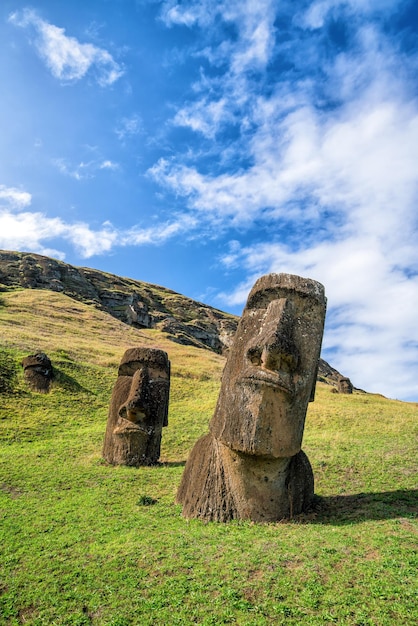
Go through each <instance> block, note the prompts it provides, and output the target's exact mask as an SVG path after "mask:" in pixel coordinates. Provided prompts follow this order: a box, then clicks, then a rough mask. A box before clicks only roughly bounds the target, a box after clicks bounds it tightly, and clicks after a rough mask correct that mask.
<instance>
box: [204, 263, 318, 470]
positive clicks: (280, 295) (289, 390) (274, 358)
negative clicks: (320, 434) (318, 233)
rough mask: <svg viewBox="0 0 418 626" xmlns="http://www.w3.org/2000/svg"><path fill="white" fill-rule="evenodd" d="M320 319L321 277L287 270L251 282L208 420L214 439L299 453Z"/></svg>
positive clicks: (243, 448) (258, 452)
mask: <svg viewBox="0 0 418 626" xmlns="http://www.w3.org/2000/svg"><path fill="white" fill-rule="evenodd" d="M324 320H325V295H324V288H323V286H322V285H321V284H320V283H318V282H316V281H314V280H310V279H306V278H301V277H300V276H293V275H290V274H268V275H267V276H263V277H262V278H260V279H259V280H258V281H257V282H256V283H255V285H254V287H253V288H252V290H251V292H250V295H249V297H248V300H247V305H246V307H245V309H244V312H243V314H242V318H241V320H240V323H239V325H238V329H237V332H236V335H235V338H234V342H233V345H232V347H231V350H230V353H229V355H228V360H227V363H226V366H225V370H224V373H223V376H222V386H221V391H220V394H219V399H218V403H217V407H216V410H215V414H214V417H213V419H212V421H211V424H210V430H211V432H212V434H213V436H214V437H215V438H216V439H218V440H219V441H221V442H222V443H224V444H225V445H227V446H228V447H229V448H231V449H233V450H237V451H240V452H245V453H247V454H253V455H255V456H271V457H274V458H277V457H290V456H293V455H294V454H296V453H297V452H299V450H300V448H301V444H302V435H303V428H304V424H305V416H306V410H307V406H308V402H309V400H310V399H313V397H314V392H315V384H316V373H317V367H318V361H319V355H320V350H321V342H322V334H323V328H324Z"/></svg>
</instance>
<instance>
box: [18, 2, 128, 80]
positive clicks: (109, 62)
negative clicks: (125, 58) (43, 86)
mask: <svg viewBox="0 0 418 626" xmlns="http://www.w3.org/2000/svg"><path fill="white" fill-rule="evenodd" d="M9 22H10V23H12V24H14V25H15V26H19V27H21V28H25V29H27V28H33V29H34V31H35V40H34V43H35V47H36V50H37V52H38V54H39V56H40V58H41V59H42V60H43V61H44V62H45V63H46V65H47V67H48V69H49V70H50V72H51V74H52V75H53V76H54V77H55V78H58V79H59V80H61V81H63V82H68V83H71V82H76V81H78V80H80V79H81V78H84V76H86V74H87V73H88V72H89V71H91V72H93V74H94V76H95V79H96V81H97V82H98V83H99V85H101V86H102V87H107V86H109V85H112V84H113V83H114V82H115V81H117V80H118V78H120V77H121V76H122V74H123V73H124V70H123V68H122V66H121V65H120V64H119V63H117V62H116V61H115V60H114V58H113V57H112V55H111V54H110V53H109V52H108V51H107V50H104V49H103V48H99V47H97V46H95V45H93V44H91V43H80V42H79V41H78V40H77V39H76V38H75V37H71V36H68V35H66V34H65V29H64V28H59V27H58V26H54V25H53V24H50V23H49V22H46V21H45V20H43V19H42V18H41V17H40V16H39V15H38V13H37V12H36V11H34V10H32V9H23V10H22V11H16V12H15V13H12V14H11V15H10V16H9Z"/></svg>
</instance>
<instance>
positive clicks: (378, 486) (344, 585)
mask: <svg viewBox="0 0 418 626" xmlns="http://www.w3.org/2000/svg"><path fill="white" fill-rule="evenodd" d="M0 325H1V330H2V343H3V347H6V348H7V349H8V351H10V354H11V355H13V357H14V358H15V359H16V361H19V360H20V359H21V358H22V357H23V356H25V355H27V354H29V353H32V352H34V351H35V350H39V349H41V350H44V351H45V352H46V353H47V354H48V355H49V356H50V357H51V359H52V361H53V364H54V367H55V370H56V372H57V378H56V380H55V382H54V385H53V388H52V390H51V392H50V393H49V394H48V395H39V394H34V393H32V392H30V391H29V390H28V389H27V388H26V387H25V385H24V382H23V379H22V374H21V373H20V380H19V385H18V389H17V391H16V393H15V394H13V395H9V396H7V395H6V396H2V397H1V407H0V449H1V455H0V520H1V522H0V573H1V582H0V624H2V625H3V624H8V625H15V624H32V625H80V626H81V625H84V624H86V625H88V624H93V625H96V626H99V625H100V626H102V625H103V626H130V625H135V624H141V626H142V625H143V626H146V625H150V626H151V625H165V624H167V625H170V626H171V625H176V624H184V625H188V624H202V625H209V624H240V625H248V626H256V625H257V626H262V625H267V624H286V625H294V624H295V625H296V624H312V625H316V624H318V625H319V624H334V623H335V624H342V625H350V626H351V625H356V626H362V625H368V624H371V625H375V626H385V625H388V626H389V625H390V626H392V625H393V624H413V623H416V622H417V621H418V608H417V602H416V567H417V562H416V545H417V544H416V539H417V535H416V531H417V525H416V504H417V499H416V495H417V492H416V431H417V413H418V405H416V404H408V403H402V402H398V401H391V400H387V399H385V398H383V397H381V396H377V395H370V394H354V395H352V396H341V395H337V394H332V393H331V390H330V388H329V387H327V386H325V385H321V384H320V385H319V386H318V389H317V397H316V400H315V402H314V403H313V404H312V405H311V406H310V409H309V413H308V417H307V424H306V430H305V437H304V449H305V451H306V452H307V454H308V456H309V458H310V460H311V463H312V466H313V469H314V473H315V478H316V493H317V494H318V498H317V503H316V510H315V511H314V512H312V513H311V514H310V515H306V516H302V517H300V518H298V519H295V520H292V521H291V522H287V523H277V524H267V525H257V524H252V523H241V522H240V523H238V522H234V523H230V524H212V523H210V524H204V523H201V522H199V521H197V520H191V521H186V520H184V519H183V518H182V517H181V510H180V507H179V506H178V505H176V504H174V498H175V493H176V489H177V486H178V484H179V481H180V477H181V473H182V471H183V466H184V461H185V459H186V458H187V454H188V452H189V450H190V448H191V447H192V445H193V443H194V441H195V440H196V439H197V437H198V436H200V434H203V433H204V432H206V431H207V424H208V421H209V419H210V417H211V415H212V412H213V409H214V405H215V402H216V398H217V393H218V389H219V380H220V374H221V370H222V367H223V359H222V357H219V356H217V355H215V354H213V353H211V352H209V351H205V350H198V349H194V348H190V347H187V348H186V347H184V346H180V345H177V344H175V343H172V342H169V341H167V339H165V338H164V336H163V335H161V334H160V333H159V332H158V331H151V330H135V329H132V328H129V327H126V326H124V325H123V324H122V323H119V322H118V321H117V320H115V319H113V318H111V317H110V316H108V315H106V314H104V313H101V312H100V311H97V310H95V309H93V308H91V307H88V306H87V305H84V304H82V303H75V302H74V300H71V299H70V298H68V297H66V296H64V295H63V294H58V293H51V292H46V291H45V292H42V291H30V290H22V291H15V292H10V293H5V294H2V296H1V304H0ZM134 345H150V346H158V347H161V348H163V349H165V350H166V351H167V352H168V353H169V357H170V360H171V363H172V382H171V397H170V412H169V426H168V428H166V429H164V432H163V445H162V461H163V464H162V465H160V466H158V467H151V468H139V469H135V468H126V467H118V468H115V467H109V466H107V465H105V464H104V463H103V462H102V460H101V446H102V440H103V435H104V429H105V424H106V418H107V408H108V402H109V399H110V394H111V389H112V386H113V383H114V380H115V377H116V371H117V366H118V363H119V360H120V357H121V355H122V354H123V352H124V350H125V349H126V348H127V347H131V346H134ZM152 503H153V504H152ZM414 585H415V587H414Z"/></svg>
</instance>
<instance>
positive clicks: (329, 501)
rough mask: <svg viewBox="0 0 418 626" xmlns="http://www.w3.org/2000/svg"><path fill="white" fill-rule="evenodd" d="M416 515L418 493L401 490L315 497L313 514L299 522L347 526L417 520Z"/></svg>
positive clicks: (412, 490) (416, 490) (415, 490)
mask: <svg viewBox="0 0 418 626" xmlns="http://www.w3.org/2000/svg"><path fill="white" fill-rule="evenodd" d="M417 514H418V489H399V490H397V491H383V492H381V493H356V494H352V495H347V496H326V497H323V496H315V500H314V505H313V510H312V511H311V512H310V513H308V514H306V515H302V516H300V519H299V521H300V522H301V523H314V524H335V525H344V524H356V523H360V522H364V521H367V520H385V519H397V518H415V517H417Z"/></svg>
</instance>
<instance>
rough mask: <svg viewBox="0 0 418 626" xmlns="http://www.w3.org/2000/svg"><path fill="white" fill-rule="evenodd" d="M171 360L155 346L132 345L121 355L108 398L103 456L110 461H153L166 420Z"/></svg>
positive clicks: (147, 463)
mask: <svg viewBox="0 0 418 626" xmlns="http://www.w3.org/2000/svg"><path fill="white" fill-rule="evenodd" d="M169 390H170V361H169V360H168V356H167V353H166V352H164V351H163V350H158V349H156V348H131V349H129V350H126V352H125V354H124V355H123V357H122V360H121V363H120V366H119V372H118V379H117V381H116V383H115V386H114V388H113V392H112V398H111V401H110V408H109V416H108V420H107V428H106V434H105V440H104V445H103V457H104V458H105V459H106V461H108V462H109V463H112V464H113V465H133V466H140V465H152V464H154V463H156V462H157V461H158V459H159V456H160V448H161V435H162V429H163V427H164V426H167V424H168V399H169Z"/></svg>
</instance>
